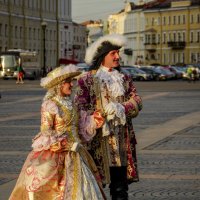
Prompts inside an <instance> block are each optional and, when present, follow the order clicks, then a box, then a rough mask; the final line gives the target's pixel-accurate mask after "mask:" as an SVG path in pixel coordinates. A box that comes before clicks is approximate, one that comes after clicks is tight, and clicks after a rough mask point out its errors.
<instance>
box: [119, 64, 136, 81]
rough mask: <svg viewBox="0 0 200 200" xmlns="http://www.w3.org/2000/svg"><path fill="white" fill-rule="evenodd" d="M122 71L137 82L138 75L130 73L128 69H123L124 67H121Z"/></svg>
mask: <svg viewBox="0 0 200 200" xmlns="http://www.w3.org/2000/svg"><path fill="white" fill-rule="evenodd" d="M121 71H122V72H123V73H125V74H128V75H130V76H131V77H132V79H133V81H136V80H137V75H136V74H135V73H134V72H133V71H130V70H128V69H126V68H123V67H121Z"/></svg>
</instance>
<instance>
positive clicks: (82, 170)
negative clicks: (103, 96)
mask: <svg viewBox="0 0 200 200" xmlns="http://www.w3.org/2000/svg"><path fill="white" fill-rule="evenodd" d="M82 117H84V119H80V116H79V115H78V114H77V112H76V110H74V108H73V107H72V104H71V102H68V103H67V102H65V103H63V101H62V100H60V99H59V98H56V97H55V98H53V99H49V100H46V101H44V102H43V104H42V108H41V132H40V133H39V134H38V135H36V137H35V138H34V139H33V144H32V147H33V150H32V151H31V152H30V153H29V155H28V157H27V159H26V161H25V163H24V166H23V168H22V170H21V173H20V175H19V178H18V180H17V183H16V186H15V188H14V190H13V192H12V194H11V196H10V198H9V199H10V200H47V199H48V200H85V199H87V200H99V199H104V197H103V192H102V189H101V180H100V178H99V177H100V176H99V174H98V171H97V168H96V165H95V164H94V162H93V159H92V158H91V156H90V155H89V153H88V151H87V150H86V149H85V148H83V146H82V145H79V144H80V142H81V141H80V136H79V134H80V132H82V134H83V135H82V136H81V137H84V136H85V135H87V134H88V135H87V138H89V137H93V133H92V132H90V133H88V132H87V131H85V129H84V127H83V126H82V124H84V120H86V118H89V119H87V121H92V120H91V117H90V116H87V115H84V114H82ZM80 120H83V121H82V122H80ZM93 125H94V126H93V128H95V124H94V123H93ZM91 126H92V125H91ZM81 129H82V130H81ZM78 145H79V146H78ZM78 147H79V148H78Z"/></svg>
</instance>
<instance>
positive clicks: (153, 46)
mask: <svg viewBox="0 0 200 200" xmlns="http://www.w3.org/2000/svg"><path fill="white" fill-rule="evenodd" d="M144 45H145V49H146V50H147V51H150V52H155V51H156V48H157V45H156V43H144Z"/></svg>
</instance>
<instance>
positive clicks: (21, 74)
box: [16, 64, 24, 84]
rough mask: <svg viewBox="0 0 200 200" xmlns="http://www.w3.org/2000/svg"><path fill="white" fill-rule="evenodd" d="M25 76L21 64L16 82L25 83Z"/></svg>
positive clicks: (18, 67) (18, 66)
mask: <svg viewBox="0 0 200 200" xmlns="http://www.w3.org/2000/svg"><path fill="white" fill-rule="evenodd" d="M23 78H24V70H23V68H22V66H21V65H20V64H18V65H17V82H16V84H19V83H22V84H23V83H24V81H23Z"/></svg>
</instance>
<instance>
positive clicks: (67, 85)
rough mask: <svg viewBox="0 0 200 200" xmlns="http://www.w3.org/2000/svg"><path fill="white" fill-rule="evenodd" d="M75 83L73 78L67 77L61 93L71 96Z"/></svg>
mask: <svg viewBox="0 0 200 200" xmlns="http://www.w3.org/2000/svg"><path fill="white" fill-rule="evenodd" d="M72 87H73V83H72V80H71V79H66V80H65V81H64V82H63V83H62V85H61V89H60V90H61V95H62V96H63V97H65V96H70V95H71V93H72Z"/></svg>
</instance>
